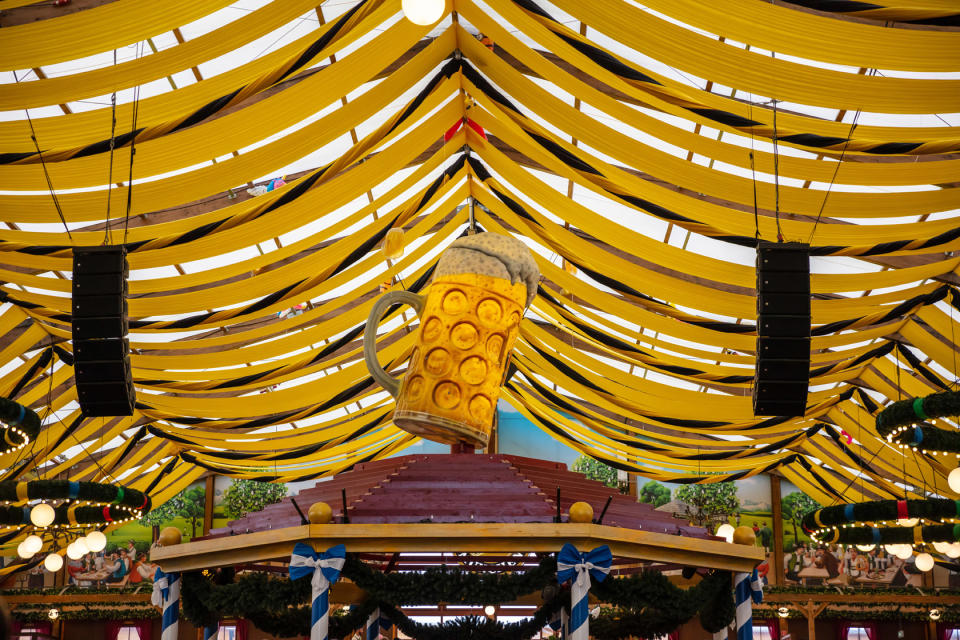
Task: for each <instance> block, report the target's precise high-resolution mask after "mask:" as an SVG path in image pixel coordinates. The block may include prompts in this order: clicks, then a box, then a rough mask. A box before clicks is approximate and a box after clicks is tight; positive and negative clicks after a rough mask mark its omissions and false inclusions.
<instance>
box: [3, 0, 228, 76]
mask: <svg viewBox="0 0 960 640" xmlns="http://www.w3.org/2000/svg"><path fill="white" fill-rule="evenodd" d="M230 3H231V0H166V1H164V2H150V0H117V1H116V2H109V3H107V4H104V5H101V6H99V7H93V8H92V9H86V10H84V11H77V12H76V13H70V14H67V15H65V16H60V17H58V18H50V19H47V20H38V21H36V22H29V23H27V24H20V25H17V26H14V27H6V28H4V29H3V30H2V33H0V70H2V71H10V70H12V69H29V68H31V67H42V66H43V65H47V64H54V63H57V62H65V61H67V60H73V59H76V58H84V57H86V56H90V55H93V54H95V53H100V52H101V51H110V50H111V49H118V48H120V47H122V46H124V45H127V44H130V43H131V42H136V41H138V40H144V39H146V38H148V37H150V36H153V35H156V34H158V33H163V32H164V31H170V30H171V29H173V28H175V27H179V26H181V25H185V24H189V23H191V22H193V21H194V20H197V19H199V18H202V17H203V16H206V15H209V14H211V13H213V12H214V11H217V10H219V9H222V8H223V7H226V6H227V5H229V4H230Z"/></svg>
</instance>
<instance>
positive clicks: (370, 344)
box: [363, 291, 423, 398]
mask: <svg viewBox="0 0 960 640" xmlns="http://www.w3.org/2000/svg"><path fill="white" fill-rule="evenodd" d="M397 303H400V304H408V305H410V306H411V307H413V310H414V311H416V312H417V315H420V313H421V312H422V311H423V298H421V297H420V296H418V295H417V294H415V293H411V292H410V291H388V292H387V293H385V294H383V295H382V296H380V298H379V299H378V300H377V301H376V302H374V303H373V308H372V309H370V315H369V316H367V326H366V328H365V329H364V330H363V360H364V362H366V363H367V370H368V371H369V372H370V375H371V376H373V379H374V380H376V381H377V382H378V383H379V384H380V386H381V387H383V388H384V389H386V390H387V391H388V392H389V393H390V395H392V396H393V397H394V398H396V397H397V394H399V393H400V381H399V380H397V379H396V378H394V377H393V376H391V375H390V374H389V373H387V372H386V371H384V370H383V367H381V366H380V361H379V360H377V326H378V325H379V324H380V316H382V315H383V312H384V310H385V309H386V308H387V307H389V306H390V305H392V304H397Z"/></svg>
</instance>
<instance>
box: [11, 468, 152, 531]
mask: <svg viewBox="0 0 960 640" xmlns="http://www.w3.org/2000/svg"><path fill="white" fill-rule="evenodd" d="M29 500H62V501H63V503H62V504H60V505H59V506H57V507H55V508H54V513H55V516H54V520H53V524H51V525H50V526H52V527H74V526H85V525H91V524H110V523H119V522H126V521H129V520H136V519H138V518H140V517H141V516H142V514H144V513H146V512H147V511H149V510H150V504H151V503H150V496H148V495H147V494H145V493H143V492H142V491H138V490H136V489H129V488H126V487H123V486H121V485H115V484H103V483H99V482H73V481H70V480H31V481H29V482H15V481H7V482H0V501H3V503H4V505H3V506H0V525H5V526H19V525H27V524H30V509H31V507H30V506H29V505H27V504H26V503H27V501H29Z"/></svg>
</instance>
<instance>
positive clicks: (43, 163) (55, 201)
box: [13, 71, 73, 242]
mask: <svg viewBox="0 0 960 640" xmlns="http://www.w3.org/2000/svg"><path fill="white" fill-rule="evenodd" d="M13 79H14V81H15V82H17V83H18V84H19V82H20V78H18V77H17V72H16V71H14V72H13ZM23 112H24V113H25V114H27V124H28V125H30V139H31V140H33V146H34V148H35V149H36V150H37V156H39V157H40V166H41V167H42V168H43V177H44V178H46V179H47V189H48V190H49V191H50V197H51V198H53V206H54V207H56V209H57V215H58V216H60V222H62V223H63V228H64V230H65V231H66V232H67V237H68V238H70V242H73V236H72V235H71V234H70V227H68V226H67V221H66V219H65V218H64V217H63V209H61V208H60V200H59V199H58V198H57V192H56V191H54V189H53V181H52V180H51V179H50V172H49V171H47V163H46V161H45V160H44V159H43V152H42V151H40V144H39V143H38V142H37V132H36V131H35V130H34V128H33V118H31V117H30V110H29V109H24V110H23Z"/></svg>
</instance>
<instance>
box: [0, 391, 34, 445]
mask: <svg viewBox="0 0 960 640" xmlns="http://www.w3.org/2000/svg"><path fill="white" fill-rule="evenodd" d="M0 431H2V432H3V438H2V444H0V446H4V445H5V446H6V449H4V450H0V455H3V454H6V453H12V452H14V451H17V450H18V449H22V448H24V447H25V446H27V445H28V444H30V442H31V441H32V440H36V438H37V435H38V434H39V433H40V416H38V415H37V413H36V412H35V411H34V410H33V409H31V408H30V407H25V406H23V405H22V404H20V403H19V402H15V401H14V400H10V399H9V398H0Z"/></svg>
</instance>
